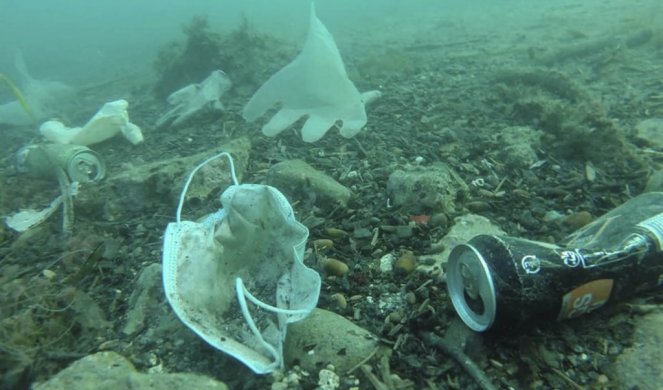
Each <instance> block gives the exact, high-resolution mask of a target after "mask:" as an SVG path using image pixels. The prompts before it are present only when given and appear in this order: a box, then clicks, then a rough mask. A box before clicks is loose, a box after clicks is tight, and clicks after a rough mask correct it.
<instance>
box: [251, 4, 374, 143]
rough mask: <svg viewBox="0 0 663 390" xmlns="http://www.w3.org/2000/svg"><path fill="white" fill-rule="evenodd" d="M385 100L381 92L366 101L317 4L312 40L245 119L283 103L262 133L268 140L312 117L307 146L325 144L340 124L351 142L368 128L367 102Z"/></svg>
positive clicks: (305, 134) (305, 133) (256, 96)
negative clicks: (325, 140) (352, 79)
mask: <svg viewBox="0 0 663 390" xmlns="http://www.w3.org/2000/svg"><path fill="white" fill-rule="evenodd" d="M379 95H380V93H379V92H377V91H371V92H367V93H366V94H365V95H362V94H360V93H359V91H357V88H355V86H354V84H353V83H352V81H350V79H349V78H348V75H347V73H346V71H345V66H344V64H343V60H342V59H341V54H340V53H339V51H338V48H337V47H336V43H335V42H334V38H333V37H332V35H331V34H330V33H329V31H328V30H327V28H326V27H325V26H324V25H323V24H322V22H321V21H320V20H319V19H318V18H317V17H316V15H315V8H314V6H313V4H311V16H310V25H309V31H308V36H307V38H306V43H305V44H304V47H303V48H302V51H301V53H299V55H298V56H297V58H295V59H294V60H293V61H292V62H291V63H290V64H288V65H286V66H285V67H284V68H283V69H281V70H280V71H278V72H277V73H276V74H274V75H273V76H272V77H271V78H270V79H269V80H267V82H265V84H263V85H262V86H261V87H260V88H259V89H258V91H257V92H256V93H255V94H254V95H253V97H251V99H250V100H249V102H248V103H247V104H246V106H245V107H244V111H243V116H244V119H246V120H247V121H249V122H252V121H254V120H256V119H257V118H258V117H260V116H261V115H262V114H264V113H265V112H266V111H267V110H269V109H270V108H272V107H274V106H275V105H277V104H279V103H280V104H281V108H280V110H279V111H278V112H277V113H276V114H275V115H274V116H273V117H272V118H271V119H270V120H269V122H267V124H265V125H264V126H263V128H262V132H263V133H264V134H265V135H267V136H270V137H271V136H275V135H277V134H279V133H280V132H282V131H283V130H285V129H286V128H288V127H289V126H291V125H292V124H293V123H295V122H296V121H297V120H298V119H300V118H301V117H304V116H308V119H307V120H306V123H305V124H304V126H303V127H302V130H301V132H302V139H303V140H304V141H306V142H315V141H317V140H319V139H320V138H322V137H323V136H324V135H325V133H326V132H327V131H328V130H329V129H330V128H331V127H332V126H333V125H334V124H335V123H336V122H337V121H341V122H342V124H341V126H340V132H341V135H342V136H344V137H346V138H351V137H354V136H355V135H356V134H357V133H358V132H359V131H360V130H361V129H362V128H363V127H364V125H365V124H366V111H365V109H364V104H365V103H367V101H366V100H372V99H374V98H376V97H378V96H379Z"/></svg>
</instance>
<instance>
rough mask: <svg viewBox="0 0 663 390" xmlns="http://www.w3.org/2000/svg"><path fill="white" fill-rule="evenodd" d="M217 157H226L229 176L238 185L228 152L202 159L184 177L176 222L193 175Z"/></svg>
mask: <svg viewBox="0 0 663 390" xmlns="http://www.w3.org/2000/svg"><path fill="white" fill-rule="evenodd" d="M219 157H226V158H227V159H228V165H229V166H230V178H231V179H232V182H233V184H234V185H239V182H238V181H237V175H236V174H235V163H234V162H233V158H232V156H231V155H230V153H228V152H223V153H219V154H217V155H216V156H212V157H210V158H208V159H207V160H205V161H203V162H202V163H200V164H198V166H197V167H195V168H194V169H193V171H191V173H189V177H188V178H187V179H186V183H185V184H184V188H182V193H181V194H180V201H179V203H178V204H177V213H176V215H175V220H176V221H177V222H178V223H179V222H180V221H181V216H182V207H183V206H184V198H185V197H186V193H187V191H189V185H191V181H192V180H193V176H194V175H195V174H196V173H197V172H198V171H199V170H200V168H202V167H204V166H205V165H207V164H209V163H210V162H212V161H214V160H216V159H217V158H219Z"/></svg>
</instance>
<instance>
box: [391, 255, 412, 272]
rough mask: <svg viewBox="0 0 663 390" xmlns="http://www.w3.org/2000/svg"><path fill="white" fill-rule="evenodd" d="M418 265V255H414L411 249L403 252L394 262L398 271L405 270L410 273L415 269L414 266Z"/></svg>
mask: <svg viewBox="0 0 663 390" xmlns="http://www.w3.org/2000/svg"><path fill="white" fill-rule="evenodd" d="M416 266H417V256H415V255H414V253H412V252H411V251H405V252H403V254H402V255H401V256H400V257H399V258H398V260H396V262H395V263H394V268H395V269H396V270H397V271H402V272H405V273H406V274H409V273H410V272H412V271H414V268H415V267H416Z"/></svg>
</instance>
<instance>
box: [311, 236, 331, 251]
mask: <svg viewBox="0 0 663 390" xmlns="http://www.w3.org/2000/svg"><path fill="white" fill-rule="evenodd" d="M313 247H314V248H315V250H316V251H318V252H324V251H326V250H327V249H330V248H333V247H334V241H332V240H329V239H326V238H321V239H319V240H315V241H313Z"/></svg>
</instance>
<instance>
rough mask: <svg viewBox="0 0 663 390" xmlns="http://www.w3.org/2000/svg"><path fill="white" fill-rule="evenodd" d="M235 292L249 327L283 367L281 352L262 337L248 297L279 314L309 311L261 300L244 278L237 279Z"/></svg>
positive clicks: (305, 312) (298, 313)
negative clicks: (273, 304) (280, 306)
mask: <svg viewBox="0 0 663 390" xmlns="http://www.w3.org/2000/svg"><path fill="white" fill-rule="evenodd" d="M235 292H236V294H237V301H238V302H239V306H240V308H241V309H242V315H243V316H244V320H246V323H247V325H248V326H249V329H251V332H252V333H253V335H254V336H255V337H256V338H257V339H258V341H260V344H262V346H263V347H265V349H267V351H268V352H269V353H270V354H271V355H272V357H273V358H274V361H275V362H276V363H278V364H279V366H280V367H282V366H283V362H282V361H281V353H280V352H278V351H277V350H276V349H275V348H274V346H273V345H271V344H270V343H268V342H267V341H265V339H264V338H263V337H262V333H261V332H260V330H259V329H258V327H257V326H256V323H255V321H253V317H252V316H251V312H249V307H248V305H247V304H246V298H248V299H249V301H251V303H253V304H255V305H256V306H258V307H261V308H263V309H265V310H267V311H270V312H273V313H277V314H283V315H302V314H308V312H309V311H308V310H288V309H281V308H278V307H275V306H272V305H268V304H266V303H265V302H262V301H261V300H259V299H258V298H256V297H255V296H254V295H253V294H251V293H250V292H249V290H247V289H246V287H245V286H244V282H243V281H242V278H237V279H235Z"/></svg>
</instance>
